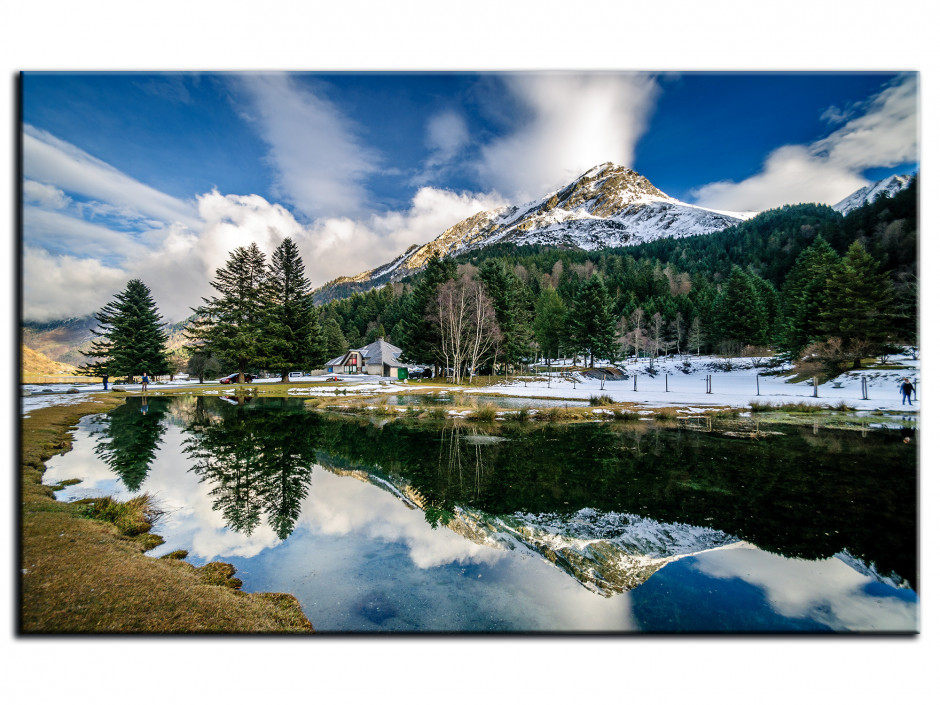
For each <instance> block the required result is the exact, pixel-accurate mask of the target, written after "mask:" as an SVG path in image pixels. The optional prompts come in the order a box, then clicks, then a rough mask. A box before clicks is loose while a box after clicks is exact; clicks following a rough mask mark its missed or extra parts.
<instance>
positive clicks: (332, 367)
mask: <svg viewBox="0 0 940 705" xmlns="http://www.w3.org/2000/svg"><path fill="white" fill-rule="evenodd" d="M399 355H401V348H396V347H395V346H394V345H392V344H391V343H387V342H385V339H384V338H379V339H378V340H376V341H374V342H372V343H369V344H368V345H366V346H365V347H362V348H350V349H349V351H347V352H346V353H345V354H343V355H340V356H339V357H334V358H333V359H332V360H330V361H329V362H327V363H326V373H327V374H347V375H348V374H366V375H381V376H382V377H391V378H392V379H408V367H407V366H406V365H405V363H403V362H400V361H399V360H398V356H399Z"/></svg>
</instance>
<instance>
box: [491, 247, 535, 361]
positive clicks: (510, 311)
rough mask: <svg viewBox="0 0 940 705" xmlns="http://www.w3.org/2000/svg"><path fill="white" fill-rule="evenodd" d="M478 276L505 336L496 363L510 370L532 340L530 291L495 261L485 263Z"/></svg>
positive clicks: (523, 355)
mask: <svg viewBox="0 0 940 705" xmlns="http://www.w3.org/2000/svg"><path fill="white" fill-rule="evenodd" d="M479 276H480V281H482V282H483V285H484V287H486V293H487V295H488V296H489V297H490V300H491V301H492V302H493V309H494V310H495V311H496V323H497V324H498V325H499V329H500V331H501V332H502V334H503V339H502V342H501V343H500V347H499V354H498V355H497V360H498V361H499V362H502V363H503V364H504V365H506V366H507V367H508V366H510V365H514V364H515V363H517V362H518V361H520V360H521V359H522V358H523V357H525V356H526V355H527V354H528V351H529V343H530V342H531V340H532V328H531V324H530V321H531V312H530V310H529V305H528V304H529V290H528V288H527V287H526V285H525V284H524V283H523V281H522V280H521V279H520V278H519V277H518V276H517V275H516V274H515V272H513V271H512V270H511V269H509V267H507V266H506V264H505V263H503V262H500V261H498V260H495V259H491V260H487V261H486V262H484V263H483V266H481V267H480V275H479Z"/></svg>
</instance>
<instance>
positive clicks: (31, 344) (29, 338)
mask: <svg viewBox="0 0 940 705" xmlns="http://www.w3.org/2000/svg"><path fill="white" fill-rule="evenodd" d="M189 320H190V319H187V320H185V321H181V322H180V323H167V324H165V325H164V326H163V330H164V332H165V333H166V334H167V338H168V340H167V348H168V349H169V350H176V349H178V348H180V347H181V346H182V345H183V344H184V343H185V342H186V340H185V338H184V336H183V329H184V328H185V327H186V325H187V324H188V323H189ZM98 325H99V324H98V319H96V318H95V317H94V316H88V317H86V318H70V319H67V320H60V321H48V322H45V323H38V322H35V321H23V323H22V325H21V327H20V335H21V342H22V343H23V345H25V346H26V347H28V348H30V349H32V350H35V351H36V352H37V353H39V354H41V355H44V356H45V357H47V358H50V359H51V360H59V361H61V362H62V363H66V364H69V365H73V366H78V365H82V364H84V363H86V362H89V361H90V358H87V357H85V356H84V355H82V354H81V352H80V351H81V350H83V349H87V348H88V347H89V345H90V344H91V341H92V340H94V338H95V336H94V335H93V334H92V332H91V330H92V329H93V328H97V327H98Z"/></svg>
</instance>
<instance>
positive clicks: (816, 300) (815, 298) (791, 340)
mask: <svg viewBox="0 0 940 705" xmlns="http://www.w3.org/2000/svg"><path fill="white" fill-rule="evenodd" d="M838 265H839V255H838V254H836V251H835V250H834V249H832V245H830V244H829V243H828V242H826V241H825V240H824V239H823V238H822V237H820V236H818V235H817V236H816V239H815V240H814V241H813V242H812V244H811V245H809V247H807V248H806V249H805V250H803V252H801V253H800V254H799V256H798V257H797V258H796V263H795V264H794V265H793V268H792V269H791V270H790V271H789V272H788V273H787V276H786V278H785V279H784V282H783V287H782V289H781V294H782V297H781V298H782V300H783V302H782V305H781V311H780V318H781V319H782V320H781V323H780V326H779V336H778V343H779V346H780V348H781V350H782V351H783V352H784V353H785V354H786V355H787V357H789V358H790V359H791V360H792V359H796V358H797V357H798V356H799V354H800V351H802V350H803V349H804V348H805V347H806V346H807V345H809V344H810V343H812V342H814V341H817V340H821V339H822V338H824V337H825V332H826V331H825V328H826V324H825V322H824V321H823V317H822V314H823V311H824V310H825V308H826V305H827V301H826V299H827V296H826V282H827V281H828V280H829V279H830V278H831V277H832V275H833V273H834V272H835V270H836V267H838Z"/></svg>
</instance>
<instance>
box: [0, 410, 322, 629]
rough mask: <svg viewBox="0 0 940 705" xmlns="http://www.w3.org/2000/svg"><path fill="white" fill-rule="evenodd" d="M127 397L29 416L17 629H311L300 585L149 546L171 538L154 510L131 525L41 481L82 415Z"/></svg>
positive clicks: (24, 434) (24, 430) (24, 424)
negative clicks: (245, 576)
mask: <svg viewBox="0 0 940 705" xmlns="http://www.w3.org/2000/svg"><path fill="white" fill-rule="evenodd" d="M102 396H103V395H102ZM112 400H113V401H112ZM123 400H124V395H121V396H114V397H105V398H104V399H94V400H90V401H85V402H83V403H79V404H71V405H65V406H58V405H57V406H49V407H43V408H42V409H36V410H34V411H32V412H30V414H29V415H28V416H26V417H21V438H20V463H21V470H20V485H21V487H20V540H21V545H20V549H21V553H20V566H19V594H20V605H19V610H18V614H17V617H18V624H17V633H18V634H20V635H54V634H67V633H78V634H106V633H121V634H170V633H187V634H190V633H236V632H242V633H255V634H274V633H311V632H312V631H313V627H312V625H311V623H310V621H309V620H308V619H307V617H306V615H304V614H303V611H302V610H301V608H300V603H299V602H298V601H297V599H296V598H295V597H294V596H293V595H287V594H284V593H242V592H241V591H240V589H239V588H240V585H241V581H240V580H238V579H237V578H233V577H232V576H233V575H234V572H235V570H234V568H233V567H232V566H231V565H229V564H226V563H210V564H207V565H206V566H202V567H200V568H197V567H195V566H193V565H191V564H189V563H186V562H185V561H184V560H183V559H184V558H185V553H182V552H174V553H170V554H168V555H166V556H163V557H160V558H152V557H149V556H146V555H144V551H146V550H148V549H151V548H153V547H155V546H157V545H159V544H160V543H162V541H163V540H162V538H160V537H158V536H156V535H154V534H151V533H149V529H150V524H149V521H147V520H146V518H144V519H141V518H139V517H138V518H136V526H134V528H133V529H127V528H124V529H123V530H122V529H121V528H118V525H116V523H115V522H114V521H103V520H101V519H95V518H90V517H89V516H88V514H89V512H88V510H87V507H88V506H89V505H88V503H80V502H76V503H65V502H59V501H58V500H56V499H55V497H54V494H53V493H54V491H55V489H56V488H55V487H52V486H49V485H44V484H42V475H43V473H44V471H45V461H46V460H48V459H49V458H51V457H52V456H54V455H57V454H60V453H64V452H67V451H68V450H69V449H70V448H71V438H70V436H69V432H70V430H71V429H73V428H74V427H75V425H76V424H77V422H78V421H79V419H81V418H82V417H84V416H87V415H89V414H96V413H102V412H105V411H108V410H109V409H111V408H114V407H115V406H117V405H118V404H119V403H122V402H123ZM134 502H135V500H131V501H130V502H127V503H123V504H124V505H130V504H132V503H134ZM143 504H146V500H143ZM145 514H146V512H145ZM118 523H119V524H120V522H118Z"/></svg>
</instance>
